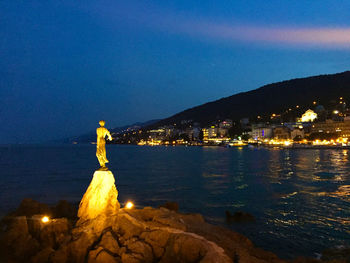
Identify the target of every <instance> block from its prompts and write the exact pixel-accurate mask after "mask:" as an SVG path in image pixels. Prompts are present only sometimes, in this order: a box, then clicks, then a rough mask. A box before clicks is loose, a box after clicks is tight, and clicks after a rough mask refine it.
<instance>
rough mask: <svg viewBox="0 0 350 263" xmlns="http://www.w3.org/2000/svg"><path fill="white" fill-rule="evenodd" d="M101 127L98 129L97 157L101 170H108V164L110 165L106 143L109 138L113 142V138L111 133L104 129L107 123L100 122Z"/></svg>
mask: <svg viewBox="0 0 350 263" xmlns="http://www.w3.org/2000/svg"><path fill="white" fill-rule="evenodd" d="M99 124H100V126H101V127H99V128H97V129H96V133H97V146H96V157H97V159H98V162H99V163H100V166H101V167H100V170H108V168H107V167H106V163H108V160H107V157H106V141H105V137H106V136H108V140H110V141H111V140H112V136H111V134H110V133H109V131H108V130H107V129H106V128H105V127H104V126H105V121H102V120H101V121H100V122H99Z"/></svg>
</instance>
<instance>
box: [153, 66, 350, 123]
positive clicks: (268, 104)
mask: <svg viewBox="0 0 350 263" xmlns="http://www.w3.org/2000/svg"><path fill="white" fill-rule="evenodd" d="M330 88H332V89H333V91H332V94H330V91H329V89H330ZM293 89H294V90H293ZM329 96H333V97H332V99H336V98H337V97H339V96H342V97H344V98H345V99H349V98H350V71H344V72H340V73H335V74H323V75H317V76H310V77H304V78H295V79H289V80H284V81H279V82H275V83H271V84H266V85H263V86H261V87H259V88H257V89H254V90H251V91H246V92H240V93H237V94H233V95H231V96H228V97H223V98H220V99H218V100H214V101H211V102H207V103H204V104H201V105H198V106H195V107H192V108H188V109H186V110H184V111H181V112H179V113H176V114H174V115H172V116H170V117H168V118H165V119H162V120H160V121H159V122H157V123H155V124H153V125H151V126H150V127H155V126H161V125H168V124H173V123H178V122H179V121H181V120H193V121H194V122H199V123H201V124H208V123H210V122H211V121H214V120H216V119H224V118H230V119H233V120H239V119H240V118H244V117H248V118H252V117H256V116H257V115H259V114H260V112H264V113H268V114H270V113H273V112H281V111H283V110H285V109H286V108H290V107H295V106H296V104H298V105H299V106H300V107H301V108H305V107H307V106H308V105H310V104H311V103H312V102H313V101H317V103H318V104H327V103H328V102H329V99H330V97H329ZM242 109H243V110H242Z"/></svg>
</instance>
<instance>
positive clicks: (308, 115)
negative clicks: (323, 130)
mask: <svg viewBox="0 0 350 263" xmlns="http://www.w3.org/2000/svg"><path fill="white" fill-rule="evenodd" d="M316 118H317V113H315V112H314V111H313V110H310V109H309V110H307V111H305V113H304V114H303V115H302V116H301V118H300V120H299V121H301V122H313V121H314V120H315V119H316Z"/></svg>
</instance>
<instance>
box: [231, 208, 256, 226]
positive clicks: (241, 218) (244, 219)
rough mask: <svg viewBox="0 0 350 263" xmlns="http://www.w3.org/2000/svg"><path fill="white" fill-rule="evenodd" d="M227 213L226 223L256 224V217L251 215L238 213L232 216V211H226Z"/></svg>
mask: <svg viewBox="0 0 350 263" xmlns="http://www.w3.org/2000/svg"><path fill="white" fill-rule="evenodd" d="M225 213H226V222H228V223H232V222H235V223H248V222H255V217H254V216H253V215H251V214H249V213H246V212H242V211H237V212H235V213H234V214H231V213H230V211H227V210H226V211H225Z"/></svg>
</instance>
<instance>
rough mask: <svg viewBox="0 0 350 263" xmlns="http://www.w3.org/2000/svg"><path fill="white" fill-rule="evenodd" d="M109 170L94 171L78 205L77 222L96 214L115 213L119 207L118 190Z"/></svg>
mask: <svg viewBox="0 0 350 263" xmlns="http://www.w3.org/2000/svg"><path fill="white" fill-rule="evenodd" d="M114 182H115V180H114V176H113V173H112V172H111V171H95V173H94V176H93V178H92V181H91V183H90V185H89V187H88V189H87V190H86V192H85V194H84V196H83V199H82V200H81V202H80V205H79V211H78V217H79V221H78V224H79V223H83V222H85V221H87V220H91V219H94V218H96V217H98V216H106V217H108V216H111V215H115V214H116V213H117V212H118V209H119V208H120V205H119V202H118V200H117V198H118V191H117V189H116V187H115V184H114Z"/></svg>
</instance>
